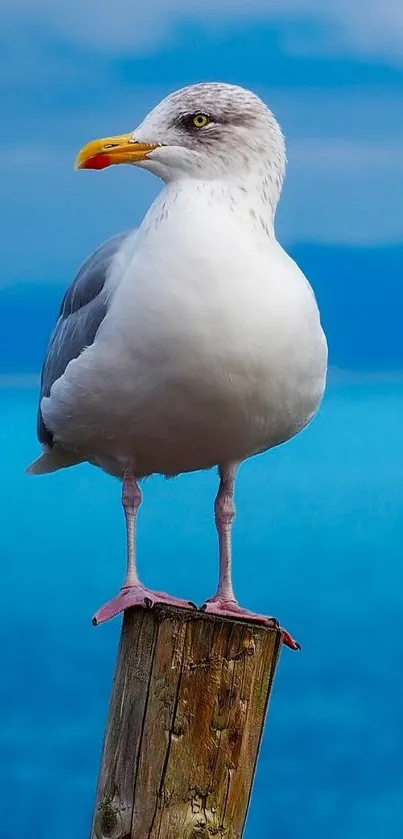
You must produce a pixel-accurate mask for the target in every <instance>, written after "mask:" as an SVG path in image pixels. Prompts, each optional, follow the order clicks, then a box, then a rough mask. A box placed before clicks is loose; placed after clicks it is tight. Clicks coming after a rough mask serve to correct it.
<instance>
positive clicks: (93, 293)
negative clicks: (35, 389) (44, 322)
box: [37, 233, 128, 447]
mask: <svg viewBox="0 0 403 839" xmlns="http://www.w3.org/2000/svg"><path fill="white" fill-rule="evenodd" d="M127 235H128V234H127V233H122V234H119V235H118V236H114V237H113V238H112V239H109V240H108V241H107V242H105V243H104V244H103V245H101V247H100V248H98V250H96V251H95V253H93V254H92V256H90V257H89V259H87V261H86V262H84V264H83V265H82V267H81V268H80V270H79V272H78V274H77V276H76V277H75V279H74V280H73V282H72V284H71V286H70V287H69V288H68V290H67V292H66V294H65V295H64V298H63V301H62V304H61V307H60V311H59V314H58V319H57V322H56V326H55V328H54V330H53V332H52V334H51V336H50V341H49V345H48V349H47V352H46V357H45V361H44V364H43V367H42V375H41V391H40V397H39V407H38V421H37V431H38V438H39V441H40V442H41V443H43V444H44V445H45V446H49V447H50V446H52V443H53V435H52V433H51V431H50V430H49V429H48V428H47V427H46V425H45V423H44V420H43V416H42V411H41V401H42V398H43V397H44V396H49V393H50V389H51V387H52V385H53V382H55V381H56V380H57V379H59V378H60V376H62V375H63V373H64V371H65V369H66V367H67V365H68V363H69V362H70V361H72V359H73V358H77V357H78V356H79V355H80V353H81V352H82V351H83V350H84V349H85V348H86V347H89V346H91V344H92V343H93V342H94V339H95V336H96V334H97V332H98V329H99V327H100V325H101V323H102V321H103V319H104V317H105V315H106V312H107V310H108V302H109V299H110V295H109V294H108V293H107V292H106V289H105V283H106V279H107V277H108V271H109V268H110V266H111V263H112V260H113V258H114V256H115V255H116V253H117V252H118V250H119V249H120V247H121V245H122V244H123V242H124V240H125V239H126V237H127Z"/></svg>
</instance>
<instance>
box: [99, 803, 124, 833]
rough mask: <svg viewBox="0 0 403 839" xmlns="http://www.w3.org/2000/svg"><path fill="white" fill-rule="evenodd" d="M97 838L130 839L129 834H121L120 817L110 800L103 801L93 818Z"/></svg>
mask: <svg viewBox="0 0 403 839" xmlns="http://www.w3.org/2000/svg"><path fill="white" fill-rule="evenodd" d="M95 835H96V837H97V839H126V838H127V839H130V834H126V835H125V836H124V835H123V824H122V817H121V813H120V811H119V809H118V808H117V807H116V806H114V805H113V803H112V802H110V801H106V802H103V803H102V804H101V805H100V807H99V810H98V813H97V816H96V819H95Z"/></svg>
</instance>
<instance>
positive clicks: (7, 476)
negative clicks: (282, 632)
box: [0, 380, 403, 839]
mask: <svg viewBox="0 0 403 839" xmlns="http://www.w3.org/2000/svg"><path fill="white" fill-rule="evenodd" d="M35 413H36V393H35V391H34V390H31V389H25V390H24V389H15V388H13V389H12V388H10V389H6V388H2V389H1V390H0V416H1V424H0V445H1V452H2V457H1V463H0V480H1V487H2V501H1V521H2V526H1V535H0V554H1V558H2V620H1V654H2V659H3V662H2V677H3V678H2V685H1V689H0V690H1V694H0V755H1V765H0V788H1V798H2V801H1V809H2V814H1V819H0V824H1V828H0V835H1V837H4V839H31V837H35V839H55V837H56V836H57V839H81V837H86V836H87V835H88V830H89V823H90V818H91V811H92V804H93V799H94V792H95V784H96V778H97V772H98V763H99V756H100V749H101V743H102V735H103V729H104V723H105V717H106V712H107V707H108V702H109V693H110V687H111V680H112V675H113V671H114V663H115V655H116V648H117V642H118V636H119V628H120V626H119V625H120V622H119V620H115V621H114V622H111V623H110V624H108V625H105V626H102V627H99V628H97V629H94V628H93V627H92V626H91V620H90V619H91V615H92V613H93V611H94V610H95V608H96V607H97V606H98V605H100V604H101V603H102V602H104V601H105V600H106V599H107V598H108V597H109V596H110V595H111V594H112V593H114V592H115V591H116V590H117V588H118V587H119V586H120V583H121V580H122V575H123V571H124V549H125V543H124V526H123V518H122V514H121V510H120V487H119V484H118V483H117V482H115V481H114V480H113V479H112V478H109V477H107V476H105V475H103V474H102V473H101V472H99V471H97V470H96V469H93V468H91V467H89V466H86V465H83V466H80V467H77V468H76V469H74V470H67V471H66V472H64V473H58V474H55V475H50V476H46V477H42V478H28V477H27V476H25V474H24V469H25V466H26V465H27V464H28V463H29V462H31V460H33V459H34V457H35V456H36V454H37V446H36V441H35ZM402 416H403V383H402V382H399V381H398V380H396V381H394V382H393V381H389V382H387V381H384V382H371V381H367V382H365V381H362V382H360V381H354V380H351V381H339V382H337V381H335V382H334V383H333V384H331V385H330V387H329V390H328V394H327V397H326V399H325V402H324V405H323V408H322V411H321V413H320V415H319V417H318V418H317V419H316V420H315V422H314V423H312V424H311V426H310V427H309V428H308V429H307V430H306V431H305V432H304V433H302V434H301V435H300V436H299V437H298V438H296V439H294V440H293V441H291V442H290V443H288V444H287V445H285V446H282V447H281V448H280V449H278V450H276V451H273V452H271V453H269V454H266V455H263V456H261V457H258V458H255V459H253V460H251V461H249V462H248V463H246V464H245V465H244V466H243V468H242V470H241V473H240V477H239V481H238V488H237V507H238V519H237V523H236V528H235V534H234V542H235V584H236V590H237V593H238V595H239V597H240V599H241V600H242V602H243V603H244V604H245V605H246V606H249V607H251V608H255V609H256V610H260V611H265V612H267V613H269V612H270V613H272V614H276V615H278V616H279V618H280V619H281V621H282V623H283V624H284V625H285V626H286V627H287V628H288V629H289V630H290V631H291V632H292V633H293V634H294V635H295V636H296V637H297V638H298V639H299V640H300V641H301V642H302V644H303V651H302V653H300V654H296V653H292V652H291V651H289V650H287V649H284V651H283V653H282V658H281V661H280V666H279V669H278V673H277V677H276V682H275V687H274V692H273V698H272V702H271V706H270V709H269V716H268V721H267V726H266V732H265V737H264V742H263V746H262V751H261V756H260V761H259V767H258V772H257V777H256V783H255V787H254V793H253V797H252V804H251V808H250V814H249V819H248V826H247V830H246V839H261V837H264V836H273V837H276V839H305V837H308V836H309V837H310V839H323V838H324V837H326V839H336V837H337V839H340V837H343V839H383V838H384V837H388V839H398V837H399V839H400V837H401V836H402V834H403V809H402V806H401V800H402V798H401V796H402V788H403V710H402V708H403V702H402V689H403V647H402V641H401V637H402V632H401V623H402V603H403V562H402V545H403V514H402V512H403V511H402V507H403V504H402V501H403V474H402V471H403V470H402V464H403V435H402V431H401V429H402ZM215 489H216V477H215V475H214V474H213V473H208V474H207V473H206V474H198V475H193V476H185V477H181V478H179V479H176V480H175V481H169V482H167V481H164V480H162V479H152V480H150V481H148V482H146V484H145V486H144V495H145V501H144V506H143V508H142V510H141V517H140V523H139V538H138V542H139V548H138V549H139V561H140V570H141V572H142V576H143V577H144V579H145V580H146V581H147V582H148V583H149V584H150V585H152V586H153V585H154V586H158V587H159V588H166V589H167V590H169V591H172V592H175V593H177V594H178V595H181V596H186V597H189V598H191V599H193V600H196V601H200V602H201V601H202V600H203V599H204V598H205V597H207V596H209V595H210V594H211V593H212V592H213V591H214V588H215V583H216V574H217V566H216V549H215V532H214V525H213V516H212V504H213V498H214V493H215ZM61 814H63V817H62V819H61V821H60V815H61Z"/></svg>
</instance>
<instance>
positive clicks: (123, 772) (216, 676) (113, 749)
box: [91, 606, 282, 839]
mask: <svg viewBox="0 0 403 839" xmlns="http://www.w3.org/2000/svg"><path fill="white" fill-rule="evenodd" d="M281 644H282V635H281V632H280V631H279V630H274V629H268V628H265V627H263V626H258V625H256V624H247V623H245V622H243V621H233V620H226V619H221V618H218V617H216V616H212V615H205V614H203V613H202V612H194V611H190V610H189V611H184V610H177V609H171V608H167V607H160V606H157V607H155V608H153V609H150V610H144V609H131V610H129V611H128V612H126V614H125V616H124V619H123V628H122V636H121V642H120V649H119V655H118V663H117V670H116V676H115V682H114V688H113V693H112V699H111V705H110V710H109V718H108V723H107V729H106V735H105V742H104V749H103V756H102V765H101V771H100V777H99V782H98V790H97V800H96V804H95V811H94V818H93V824H92V829H91V839H210V837H216V839H220V837H221V839H240V837H241V836H242V833H243V828H244V824H245V819H246V813H247V809H248V804H249V799H250V794H251V789H252V782H253V776H254V772H255V767H256V761H257V756H258V752H259V746H260V741H261V736H262V732H263V726H264V721H265V716H266V710H267V705H268V701H269V697H270V692H271V687H272V683H273V677H274V672H275V669H276V666H277V662H278V658H279V654H280V649H281Z"/></svg>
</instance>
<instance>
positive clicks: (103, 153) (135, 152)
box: [75, 134, 160, 169]
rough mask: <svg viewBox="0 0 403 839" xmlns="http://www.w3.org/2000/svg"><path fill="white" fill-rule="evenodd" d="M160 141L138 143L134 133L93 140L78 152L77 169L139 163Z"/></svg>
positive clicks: (104, 167) (145, 158)
mask: <svg viewBox="0 0 403 839" xmlns="http://www.w3.org/2000/svg"><path fill="white" fill-rule="evenodd" d="M159 145H160V144H159V143H137V142H136V141H135V140H133V136H132V134H120V135H118V136H117V137H105V138H104V139H103V140H93V141H92V143H88V145H87V146H84V148H83V149H81V151H80V152H79V153H78V155H77V157H76V162H75V168H76V169H106V167H107V166H112V165H113V164H114V163H138V162H139V161H140V160H147V155H148V154H149V153H150V152H151V151H154V149H157V148H158V146H159Z"/></svg>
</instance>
